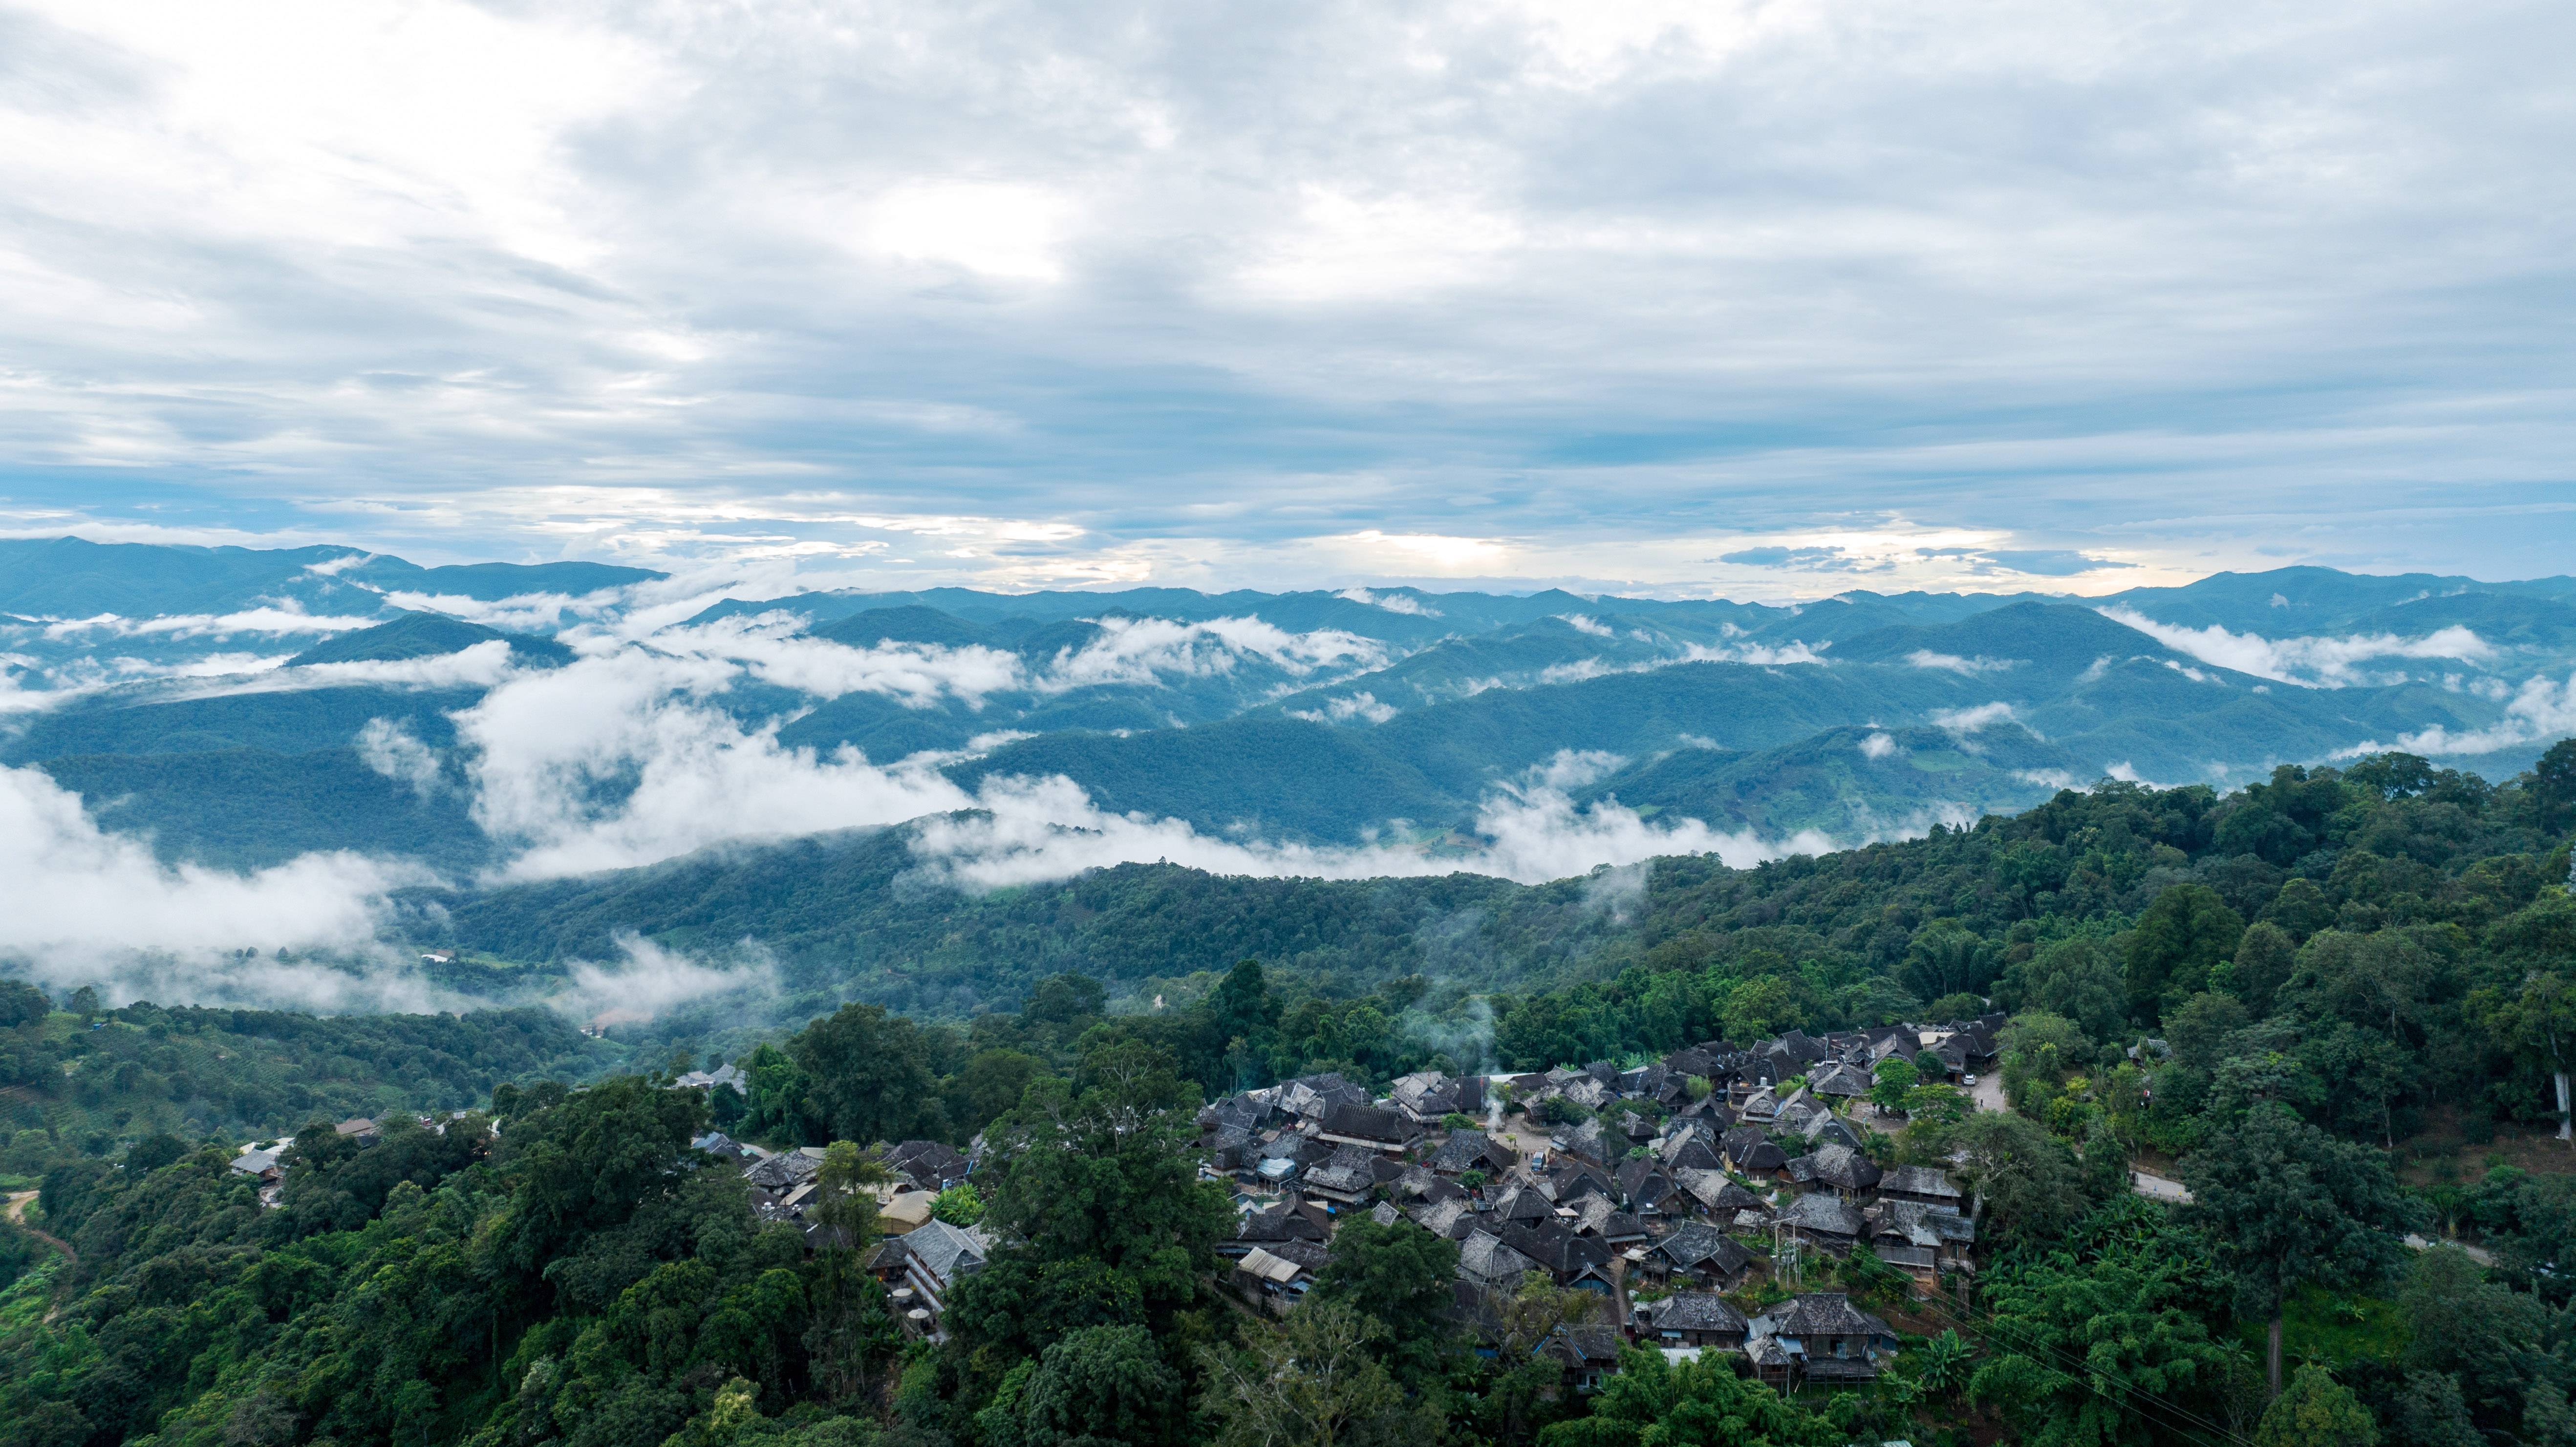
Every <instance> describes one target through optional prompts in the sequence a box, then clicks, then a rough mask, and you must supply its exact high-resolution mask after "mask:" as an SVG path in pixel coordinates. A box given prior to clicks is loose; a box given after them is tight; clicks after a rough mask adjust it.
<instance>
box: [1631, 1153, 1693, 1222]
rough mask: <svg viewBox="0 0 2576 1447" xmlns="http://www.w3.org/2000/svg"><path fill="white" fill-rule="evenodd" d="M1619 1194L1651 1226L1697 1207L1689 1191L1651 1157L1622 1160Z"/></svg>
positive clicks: (1688, 1212)
mask: <svg viewBox="0 0 2576 1447" xmlns="http://www.w3.org/2000/svg"><path fill="white" fill-rule="evenodd" d="M1617 1178H1618V1183H1619V1196H1620V1198H1621V1199H1622V1200H1624V1201H1626V1202H1627V1203H1628V1209H1629V1210H1631V1211H1634V1212H1636V1213H1637V1215H1638V1217H1639V1218H1640V1219H1642V1220H1643V1221H1645V1223H1646V1224H1647V1225H1648V1226H1653V1225H1654V1224H1655V1223H1656V1222H1658V1221H1660V1220H1662V1219H1663V1218H1665V1217H1667V1216H1684V1215H1688V1214H1690V1212H1691V1211H1692V1210H1694V1209H1695V1208H1696V1203H1695V1202H1694V1201H1692V1199H1691V1197H1690V1195H1689V1193H1687V1192H1685V1191H1684V1190H1682V1188H1681V1186H1680V1185H1679V1184H1678V1183H1677V1182H1676V1181H1675V1180H1674V1179H1673V1177H1672V1175H1671V1174H1670V1173H1669V1172H1667V1171H1665V1170H1664V1168H1663V1166H1662V1165H1661V1164H1659V1163H1658V1162H1657V1161H1656V1160H1655V1159H1654V1158H1653V1157H1651V1156H1641V1157H1639V1158H1638V1159H1636V1160H1633V1161H1625V1162H1622V1163H1621V1164H1620V1166H1619V1170H1618V1177H1617Z"/></svg>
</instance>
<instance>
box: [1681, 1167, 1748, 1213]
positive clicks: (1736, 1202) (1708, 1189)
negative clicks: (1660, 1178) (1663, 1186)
mask: <svg viewBox="0 0 2576 1447" xmlns="http://www.w3.org/2000/svg"><path fill="white" fill-rule="evenodd" d="M1673 1180H1674V1183H1675V1184H1677V1185H1679V1186H1680V1187H1681V1188H1682V1190H1683V1192H1684V1193H1685V1194H1687V1195H1688V1196H1689V1197H1690V1199H1691V1201H1692V1203H1693V1205H1694V1207H1695V1208H1696V1209H1695V1212H1694V1214H1697V1215H1704V1216H1707V1217H1709V1218H1711V1219H1713V1220H1718V1221H1731V1220H1733V1219H1734V1218H1735V1213H1736V1212H1738V1211H1758V1210H1761V1209H1762V1198H1761V1197H1759V1196H1757V1195H1755V1194H1753V1193H1752V1192H1751V1191H1748V1190H1746V1189H1744V1188H1743V1187H1742V1186H1739V1185H1737V1184H1736V1183H1735V1182H1734V1181H1733V1180H1731V1179H1729V1178H1728V1176H1727V1174H1726V1172H1724V1171H1679V1172H1676V1173H1675V1174H1674V1176H1673Z"/></svg>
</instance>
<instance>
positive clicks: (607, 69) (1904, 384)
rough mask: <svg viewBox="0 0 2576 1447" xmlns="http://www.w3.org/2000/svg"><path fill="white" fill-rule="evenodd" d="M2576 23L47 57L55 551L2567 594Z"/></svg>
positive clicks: (2071, 11) (34, 167)
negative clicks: (2301, 570)
mask: <svg viewBox="0 0 2576 1447" xmlns="http://www.w3.org/2000/svg"><path fill="white" fill-rule="evenodd" d="M2571 53H2576V12H2571V11H2570V10H2569V9H2568V8H2567V7H2565V6H2564V5H2551V4H2543V3H2510V0H2503V3H2488V0H2452V3H2447V4H2441V5H2435V4H2432V3H2429V0H2426V3H2417V4H2406V5H2397V4H2385V3H2374V0H2342V3H2335V4H2323V3H2317V4H2290V5H2276V6H2247V5H2244V4H2241V3H2224V4H2222V3H2206V4H2199V3H2158V0H2143V3H2128V4H2121V5H2089V6H2088V5H2068V4H2064V3H2022V0H1987V3H1981V4H1974V5H1952V6H1937V7H1936V6H1923V5H1919V4H1896V3H1884V0H1765V3H1728V0H1687V3H1670V4H1665V3H1637V4H1615V3H1608V0H1584V3H1580V4H1576V3H1566V0H1554V3H1546V4H1522V3H1510V0H1503V3H1489V4H1479V5H1469V4H1440V3H1413V4H1407V3H1386V0H1376V3H1369V4H1355V5H1345V4H1337V3H1331V0H1317V3H1310V4H1298V5H1275V4H1274V5H1246V4H1234V5H1224V4H1218V5H1211V4H1208V3H1205V0H1193V3H1172V4H1154V3H1126V4H1120V3H1103V4H1089V3H1072V4H1065V3H1058V4H1050V5H1022V4H1017V3H1013V0H991V3H972V4H962V3H957V0H937V3H931V0H921V3H903V0H893V3H874V4H870V3H854V4H833V3H824V0H812V3H780V4H761V5H739V6H737V5H730V4H717V3H695V4H685V5H683V4H658V5H657V4H652V3H635V0H627V3H618V4H597V5H591V4H579V3H569V4H547V3H533V0H532V3H514V0H494V3H489V4H481V5H476V4H467V3H457V0H418V3H400V4H397V3H354V0H312V3H296V0H263V3H257V4H252V3H206V0H166V3H156V0H121V3H118V4H113V5H100V4H96V3H85V4H84V3H71V0H60V3H53V0H44V3H37V4H34V5H21V6H16V7H12V8H6V9H0V532H9V533H19V534H50V533H58V532H64V531H77V532H80V533H83V534H85V535H88V536H92V537H101V538H108V537H128V538H167V539H173V540H182V541H248V540H253V539H258V540H263V541H272V542H310V541H347V542H357V543H361V544H364V545H368V546H374V547H380V548H385V549H389V550H392V551H397V552H401V553H403V554H405V555H407V556H411V557H413V558H416V559H419V560H422V561H449V560H457V559H467V558H503V559H511V560H537V559H544V558H554V557H566V556H570V557H594V558H603V559H610V560H625V561H635V562H641V563H647V564H653V565H661V566H672V565H676V564H681V563H686V562H689V561H692V560H703V559H713V558H720V557H732V558H739V557H743V556H747V555H748V556H768V557H793V558H796V559H798V560H799V564H800V567H802V568H803V569H805V570H806V571H808V572H810V573H813V574H814V575H815V576H817V577H833V576H836V575H839V574H847V575H849V576H850V577H851V578H853V579H868V580H874V581H878V582H880V583H884V584H890V585H903V584H910V583H917V582H930V581H942V582H977V583H982V584H984V585H987V586H1001V587H1028V586H1038V585H1093V584H1107V583H1126V582H1145V581H1150V582H1161V583H1175V584H1185V585H1195V586H1214V587H1225V586H1236V585H1251V586H1262V587H1279V586H1304V585H1317V584H1330V585H1339V584H1343V583H1350V582H1368V581H1419V582H1431V583H1446V584H1447V585H1451V586H1455V585H1459V584H1463V583H1468V582H1474V581H1487V582H1491V581H1495V580H1508V581H1510V582H1512V583H1515V584H1537V583H1549V582H1556V583H1565V584H1569V585H1572V586H1576V587H1582V588H1587V589H1609V588H1617V589H1622V590H1634V591H1661V592H1681V593H1698V592H1710V591H1721V592H1727V593H1730V594H1733V595H1736V596H1764V595H1770V596H1778V595H1791V594H1801V593H1818V592H1834V591H1840V590H1842V589H1845V588H1849V587H1854V586H1865V587H1876V588H1882V589H1884V588H1894V587H1904V586H1935V587H1957V586H1968V587H1982V588H2003V587H2025V586H2034V587H2048V588H2058V589H2073V590H2078V591H2095V592H2099V591H2107V590H2110V589H2115V588H2120V587H2126V586H2131V585H2134V584H2138V583H2143V582H2163V581H2176V580H2179V579H2180V578H2182V577H2186V576H2191V575H2197V574H2199V573H2203V572H2207V571H2211V570H2213V569H2217V568H2222V567H2236V568H2258V567H2267V566H2275V565H2278V564H2281V563H2285V562H2303V561H2304V562H2321V563H2328V564H2332V565H2336V566H2343V567H2349V568H2357V569H2364V570H2371V571H2397V570H2402V569H2416V568H2424V569H2434V570H2440V571H2457V572H2466V573H2471V574H2474V575H2478V576H2482V577H2489V578H2498V577H2522V576H2535V575H2541V574H2547V573H2558V572H2565V571H2568V570H2569V567H2570V565H2569V563H2568V561H2567V559H2568V557H2569V556H2570V555H2571V544H2576V487H2571V485H2570V482H2569V474H2570V470H2571V463H2570V461H2569V459H2570V458H2571V456H2576V446H2571V444H2576V406H2571V405H2570V404H2571V397H2570V383H2571V380H2576V379H2571V368H2570V365H2569V347H2568V341H2567V338H2568V336H2569V331H2570V323H2571V321H2576V289H2571V286H2570V281H2571V269H2576V261H2571V259H2576V234H2571V233H2576V205H2571V204H2570V202H2571V200H2576V172H2571V170H2570V168H2568V167H2567V166H2566V165H2565V164H2564V161H2565V157H2566V156H2567V155H2568V154H2570V153H2571V151H2576V114H2571V111H2576V90H2571V88H2569V87H2568V86H2567V85H2566V84H2565V82H2564V64H2565V58H2566V57H2567V56H2568V55H2569V54H2571Z"/></svg>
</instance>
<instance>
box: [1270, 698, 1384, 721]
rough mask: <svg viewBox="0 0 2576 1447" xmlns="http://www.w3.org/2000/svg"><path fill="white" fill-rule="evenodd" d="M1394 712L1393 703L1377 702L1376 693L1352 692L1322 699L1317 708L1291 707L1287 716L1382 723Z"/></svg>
mask: <svg viewBox="0 0 2576 1447" xmlns="http://www.w3.org/2000/svg"><path fill="white" fill-rule="evenodd" d="M1395 712H1396V711H1395V706H1394V705H1392V704H1385V703H1380V702H1378V698H1377V695H1376V694H1373V693H1354V694H1348V695H1345V696H1343V697H1341V698H1328V699H1326V700H1324V705H1323V707H1321V708H1317V709H1295V708H1292V709H1290V710H1288V716H1289V717H1290V718H1301V719H1305V720H1307V721H1308V722H1310V723H1349V722H1350V721H1351V720H1352V719H1355V718H1364V719H1367V720H1368V721H1369V722H1370V723H1373V724H1382V723H1384V722H1386V721H1387V720H1388V719H1391V718H1393V717H1395Z"/></svg>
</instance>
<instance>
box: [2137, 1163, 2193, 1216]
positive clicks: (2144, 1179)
mask: <svg viewBox="0 0 2576 1447" xmlns="http://www.w3.org/2000/svg"><path fill="white" fill-rule="evenodd" d="M2129 1179H2131V1180H2132V1181H2135V1182H2136V1183H2137V1186H2138V1194H2139V1195H2141V1196H2144V1197H2146V1198H2147V1199H2149V1200H2151V1201H2170V1202H2172V1203H2174V1204H2175V1205H2177V1206H2187V1205H2189V1204H2191V1187H2189V1186H2186V1185H2184V1184H2183V1183H2182V1182H2180V1181H2168V1180H2166V1179H2165V1178H2164V1177H2162V1176H2158V1175H2152V1174H2149V1173H2148V1172H2146V1171H2142V1170H2139V1169H2138V1168H2137V1167H2135V1166H2131V1167H2130V1168H2129Z"/></svg>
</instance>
